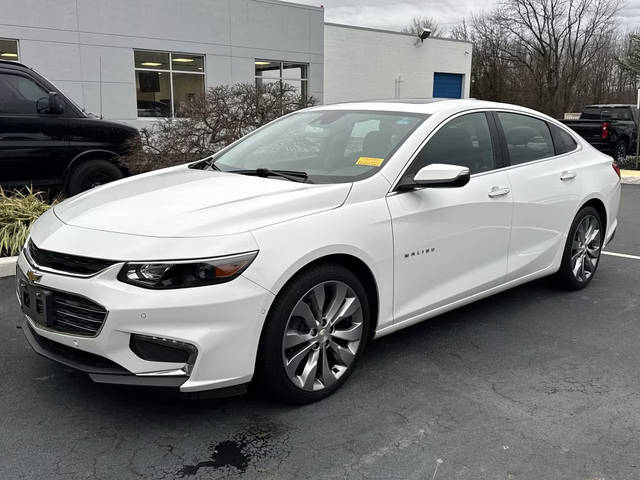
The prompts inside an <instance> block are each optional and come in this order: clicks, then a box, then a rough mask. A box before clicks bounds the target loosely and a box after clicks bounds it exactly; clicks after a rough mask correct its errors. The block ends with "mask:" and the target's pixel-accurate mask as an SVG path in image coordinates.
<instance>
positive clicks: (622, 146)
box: [613, 140, 627, 165]
mask: <svg viewBox="0 0 640 480" xmlns="http://www.w3.org/2000/svg"><path fill="white" fill-rule="evenodd" d="M613 159H614V160H615V162H616V163H617V164H618V165H621V164H622V162H624V161H625V160H626V159H627V142H625V141H624V140H618V141H617V142H616V144H615V145H614V146H613Z"/></svg>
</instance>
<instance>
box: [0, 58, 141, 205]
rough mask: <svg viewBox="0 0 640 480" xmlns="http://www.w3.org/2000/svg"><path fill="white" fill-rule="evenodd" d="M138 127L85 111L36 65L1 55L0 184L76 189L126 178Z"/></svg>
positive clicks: (75, 191) (77, 190) (85, 188)
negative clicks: (124, 163) (123, 162)
mask: <svg viewBox="0 0 640 480" xmlns="http://www.w3.org/2000/svg"><path fill="white" fill-rule="evenodd" d="M136 138H138V131H137V130H136V129H135V128H133V127H130V126H128V125H123V124H120V123H115V122H109V121H106V120H101V119H99V118H96V117H94V116H91V115H87V114H86V113H84V112H83V111H82V110H81V109H80V108H79V107H78V106H77V105H75V104H74V103H73V102H72V101H71V100H70V99H69V98H67V97H66V96H65V95H64V94H63V93H62V92H61V91H60V90H58V88H56V86H55V85H53V84H52V83H51V82H49V81H48V80H47V79H46V78H44V77H43V76H41V75H39V74H38V73H36V72H35V71H33V70H32V69H30V68H28V67H26V66H24V65H22V64H20V63H17V62H10V61H0V185H1V186H4V187H7V186H22V185H37V186H49V185H51V186H54V185H61V186H63V187H64V190H65V193H67V194H69V195H75V194H76V193H79V192H82V191H84V190H87V189H89V188H92V187H94V186H97V185H101V184H104V183H108V182H110V181H113V180H117V179H119V178H122V177H123V176H124V175H126V174H127V172H126V171H125V170H124V169H123V168H122V167H121V166H119V164H118V159H119V158H120V157H121V156H122V155H124V154H126V152H127V151H128V149H129V148H130V146H131V142H132V141H135V139H136Z"/></svg>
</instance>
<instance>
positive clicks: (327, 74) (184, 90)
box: [0, 0, 471, 126]
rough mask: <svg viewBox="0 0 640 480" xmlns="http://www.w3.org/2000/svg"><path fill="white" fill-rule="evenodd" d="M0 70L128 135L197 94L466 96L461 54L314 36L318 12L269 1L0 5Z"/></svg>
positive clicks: (451, 48)
mask: <svg viewBox="0 0 640 480" xmlns="http://www.w3.org/2000/svg"><path fill="white" fill-rule="evenodd" d="M0 59H5V60H18V61H20V62H22V63H24V64H26V65H28V66H30V67H32V68H34V69H35V70H37V71H38V72H40V73H41V74H43V75H44V76H46V77H47V78H49V79H50V80H51V81H53V82H54V83H55V84H56V85H57V86H58V87H59V88H61V89H62V90H63V91H64V92H65V93H66V94H67V95H69V96H70V97H71V98H72V99H73V100H74V101H75V102H76V103H78V104H79V105H80V106H82V107H84V108H85V109H86V110H87V111H89V112H93V113H96V114H99V113H101V114H102V115H103V116H104V117H105V118H109V119H114V120H123V121H127V122H129V123H133V124H136V125H138V126H139V125H144V122H145V121H148V120H150V119H153V118H154V117H155V118H157V117H161V116H170V115H173V114H175V112H176V111H177V110H178V108H179V106H180V105H181V104H182V103H183V102H186V101H188V100H189V99H190V98H192V97H193V96H195V95H200V94H202V92H203V91H204V89H205V88H206V87H209V86H214V85H220V84H233V83H238V82H253V81H258V80H262V81H272V82H280V81H282V82H286V83H289V84H292V85H294V86H295V87H296V88H298V89H299V90H300V91H301V92H303V93H304V94H305V95H312V96H313V97H315V98H316V99H317V100H318V101H320V102H325V103H333V102H340V101H349V100H358V99H370V98H392V97H400V96H401V97H431V96H433V95H434V92H435V93H436V94H441V93H442V92H443V91H444V90H442V88H440V87H441V86H442V79H447V78H445V77H446V76H443V75H441V74H445V73H446V74H453V77H450V78H448V80H449V83H451V78H453V80H454V82H453V83H454V84H456V82H459V84H460V85H461V87H460V88H458V90H457V91H456V88H455V85H454V88H453V89H451V88H449V90H448V91H447V92H445V93H448V95H449V96H468V92H469V82H468V79H469V75H470V69H471V44H469V43H465V42H455V41H450V40H441V39H434V38H429V39H427V40H426V41H425V42H424V43H420V44H417V45H416V44H415V38H414V37H412V36H410V35H407V34H399V33H393V32H385V31H380V30H372V29H363V28H358V27H348V26H340V25H334V24H326V26H325V24H324V10H323V9H322V8H321V7H312V6H307V5H299V4H295V3H289V2H282V1H279V0H180V1H175V0H109V1H105V0H56V2H55V5H54V4H52V2H51V1H50V0H29V1H24V0H3V2H2V15H1V16H0ZM265 79H266V80H265ZM434 79H435V86H434ZM438 85H440V87H439V86H438ZM436 96H439V95H436ZM0 114H1V112H0Z"/></svg>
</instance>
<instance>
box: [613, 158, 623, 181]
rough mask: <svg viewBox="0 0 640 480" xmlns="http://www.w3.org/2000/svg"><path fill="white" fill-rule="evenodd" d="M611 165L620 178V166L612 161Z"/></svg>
mask: <svg viewBox="0 0 640 480" xmlns="http://www.w3.org/2000/svg"><path fill="white" fill-rule="evenodd" d="M611 165H612V166H613V169H614V170H615V171H616V173H617V174H618V178H622V175H620V167H619V166H618V164H617V163H616V162H615V161H614V162H613V163H612V164H611Z"/></svg>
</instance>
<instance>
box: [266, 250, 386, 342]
mask: <svg viewBox="0 0 640 480" xmlns="http://www.w3.org/2000/svg"><path fill="white" fill-rule="evenodd" d="M325 264H335V265H342V266H344V267H346V268H348V269H349V270H351V271H352V272H353V273H354V274H356V276H357V277H358V279H360V281H361V282H362V285H363V286H364V288H365V290H366V292H367V301H368V304H369V311H370V313H371V325H370V328H369V338H370V339H371V338H373V337H374V335H375V332H376V330H377V327H378V322H379V317H380V291H379V287H378V282H377V280H376V277H375V275H374V273H373V270H372V269H371V267H370V266H369V265H368V264H367V263H366V262H365V261H364V260H362V259H361V258H359V257H357V256H356V255H353V254H351V253H327V254H323V255H320V256H317V257H316V258H314V259H312V260H308V261H307V262H306V263H304V264H303V265H301V266H298V268H297V269H296V270H295V271H294V272H293V273H292V274H289V275H288V278H287V279H286V281H284V282H280V283H282V285H281V286H280V288H278V289H277V292H273V293H275V294H276V296H277V295H279V294H280V292H282V291H283V290H284V288H285V287H286V286H287V285H289V284H290V283H291V282H293V281H295V279H296V277H297V276H298V275H300V274H301V273H303V272H305V271H307V270H310V269H312V268H314V267H317V266H319V265H325ZM272 305H273V304H272ZM271 308H272V307H270V309H271Z"/></svg>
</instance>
